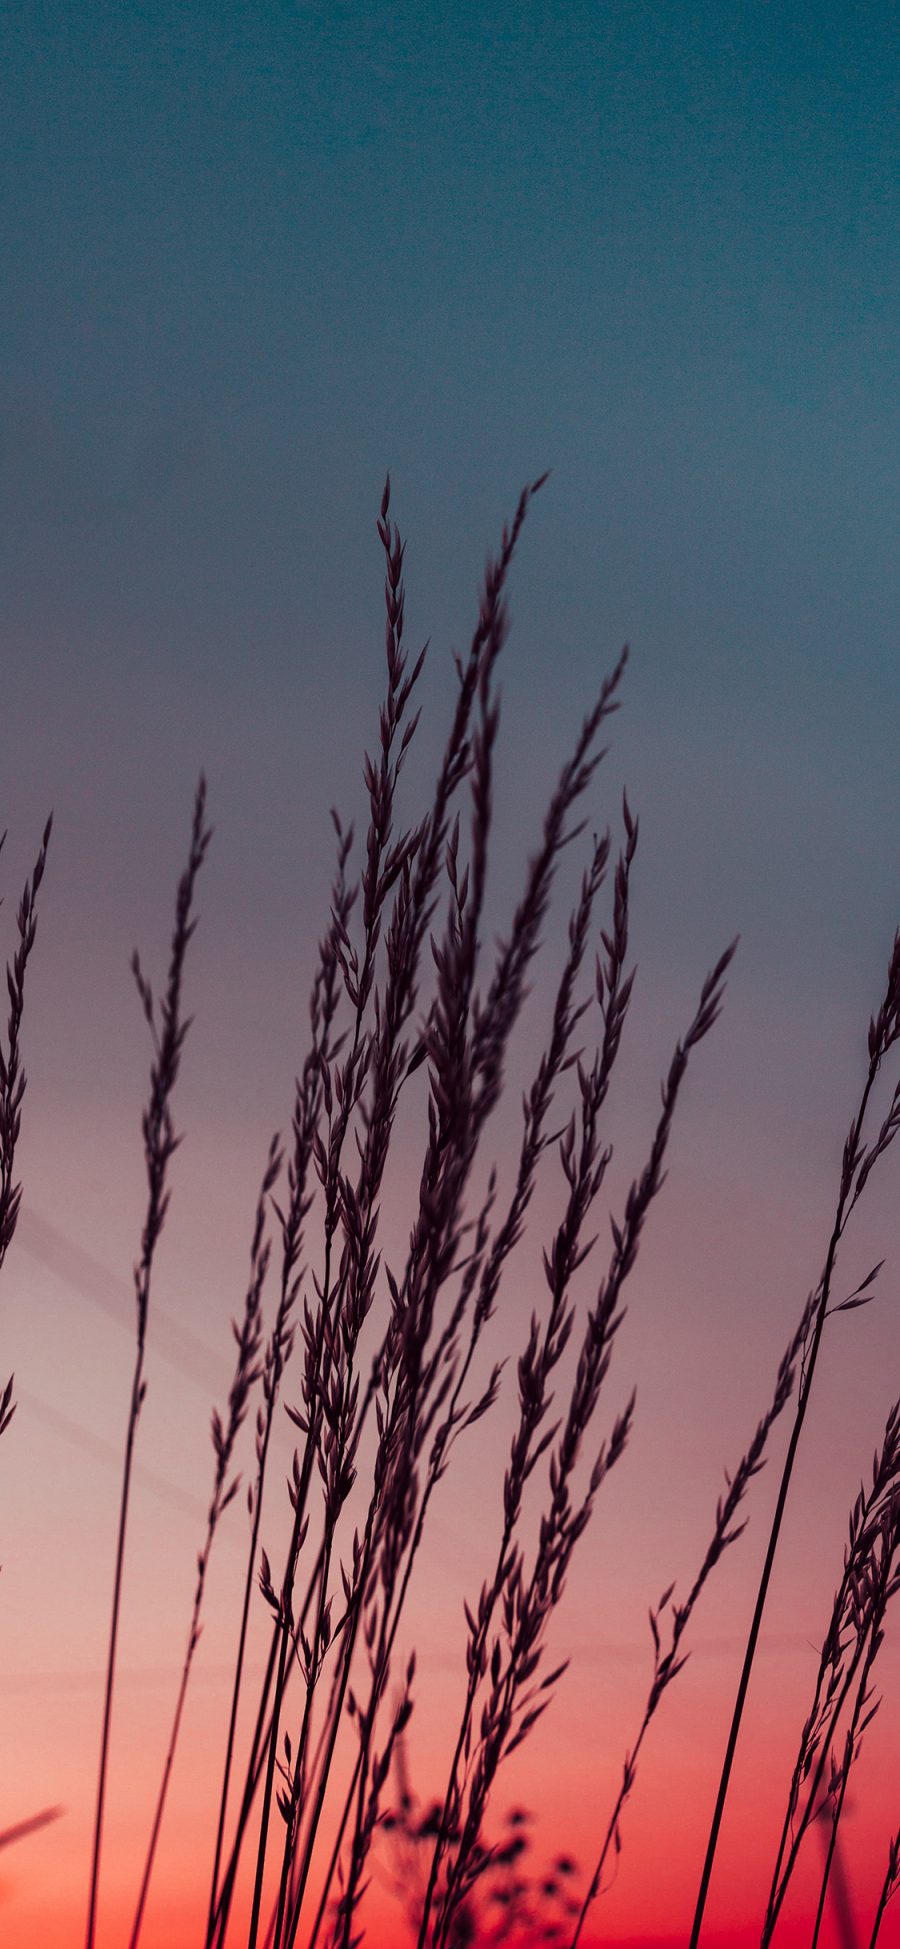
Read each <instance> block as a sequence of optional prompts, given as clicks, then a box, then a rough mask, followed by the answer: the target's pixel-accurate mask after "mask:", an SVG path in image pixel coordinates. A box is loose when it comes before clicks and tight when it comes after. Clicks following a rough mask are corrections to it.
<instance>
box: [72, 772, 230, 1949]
mask: <svg viewBox="0 0 900 1949" xmlns="http://www.w3.org/2000/svg"><path fill="white" fill-rule="evenodd" d="M205 813H206V781H205V779H204V778H203V777H201V779H200V783H199V785H198V787H197V793H196V797H195V799H194V816H193V823H192V828H191V848H190V854H189V858H188V864H187V867H186V869H185V871H184V873H183V874H182V877H181V880H180V882H179V886H178V894H177V898H176V903H175V929H174V933H173V935H172V950H171V956H170V961H169V974H168V982H167V986H166V992H165V994H164V996H163V998H162V1002H161V1005H160V1010H159V1023H158V1025H157V1016H156V1010H155V1007H154V1002H153V995H152V992H151V989H150V986H149V983H148V982H147V980H146V979H145V977H144V974H143V972H142V969H141V965H140V962H139V960H138V957H137V955H136V954H135V955H134V956H133V958H132V972H133V974H134V978H135V981H136V983H137V988H138V993H139V995H140V998H141V1003H142V1006H143V1011H144V1015H145V1018H146V1021H147V1023H148V1026H149V1028H150V1033H151V1036H152V1038H153V1044H154V1050H155V1059H154V1062H153V1065H152V1068H151V1071H150V1097H149V1101H148V1105H147V1108H146V1110H145V1111H144V1115H143V1119H142V1129H143V1137H144V1156H145V1163H146V1169H147V1181H148V1201H147V1213H146V1218H145V1221H144V1231H143V1237H142V1242H141V1257H140V1260H139V1262H138V1264H137V1266H136V1267H135V1274H134V1282H135V1302H136V1309H137V1351H136V1354H135V1364H134V1374H133V1378H132V1383H131V1402H130V1407H129V1414H128V1430H127V1434H126V1438H125V1461H124V1467H123V1472H122V1494H121V1501H120V1505H119V1529H118V1536H117V1540H116V1567H115V1578H114V1583H113V1602H112V1616H111V1619H110V1630H109V1648H108V1653H107V1663H106V1684H105V1688H104V1695H103V1728H102V1733H101V1740H100V1769H99V1777H98V1780H97V1801H96V1808H95V1813H94V1835H93V1847H92V1853H91V1877H90V1892H89V1897H88V1917H87V1931H86V1949H94V1939H95V1934H96V1926H97V1896H98V1891H99V1881H100V1855H101V1847H102V1839H103V1813H104V1804H105V1799H106V1776H107V1767H108V1762H109V1735H110V1725H111V1721H112V1702H113V1689H114V1682H115V1667H116V1646H117V1643H118V1633H119V1612H120V1605H121V1596H122V1577H123V1569H124V1561H125V1540H126V1534H127V1529H128V1506H129V1498H130V1493H131V1476H132V1463H133V1458H134V1445H135V1436H136V1434H137V1424H138V1418H139V1416H140V1411H141V1406H142V1404H143V1399H144V1394H145V1382H144V1378H143V1375H144V1349H145V1345H146V1336H147V1315H148V1310H149V1303H150V1282H151V1274H152V1270H153V1261H154V1256H155V1252H156V1246H157V1243H158V1240H159V1236H160V1233H161V1231H162V1227H163V1224H164V1221H165V1216H166V1211H167V1208H168V1202H169V1194H168V1191H167V1189H166V1182H167V1176H168V1167H169V1163H170V1160H171V1158H172V1155H173V1152H174V1151H175V1149H176V1146H177V1143H178V1139H177V1138H176V1136H175V1133H174V1129H173V1126H172V1113H171V1107H170V1105H171V1097H172V1092H173V1090H174V1087H175V1082H176V1079H177V1076H178V1069H179V1064H180V1059H181V1053H182V1049H183V1046H184V1040H185V1036H186V1035H187V1030H188V1026H189V1024H188V1023H187V1022H185V1021H182V1019H181V988H182V977H183V972H184V959H185V955H186V952H187V947H188V942H189V941H190V938H191V935H192V934H193V932H194V928H195V927H196V924H197V923H196V921H195V920H193V919H192V918H191V909H192V905H193V897H194V886H195V882H196V878H197V874H198V873H199V871H200V868H201V866H202V864H203V861H204V858H205V856H206V851H207V848H208V846H209V841H210V836H211V835H210V831H209V828H208V827H207V825H206V822H205Z"/></svg>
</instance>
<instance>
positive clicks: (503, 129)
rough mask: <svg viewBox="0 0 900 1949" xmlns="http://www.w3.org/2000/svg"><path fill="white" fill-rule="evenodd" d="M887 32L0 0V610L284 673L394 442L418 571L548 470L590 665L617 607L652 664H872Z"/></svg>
mask: <svg viewBox="0 0 900 1949" xmlns="http://www.w3.org/2000/svg"><path fill="white" fill-rule="evenodd" d="M896 28H897V18H896V14H895V11H894V9H893V8H891V7H883V6H867V5H862V6H849V5H844V6H836V5H828V4H817V5H812V6H790V7H784V6H768V5H747V6H740V7H737V6H734V7H732V6H728V7H726V6H722V5H721V4H714V5H703V4H701V5H698V6H692V7H691V8H687V7H681V6H672V5H668V4H660V5H626V6H622V5H616V6H611V5H604V4H594V5H590V6H584V5H571V4H570V5H562V6H557V7H549V6H546V7H539V6H534V5H529V4H525V5H516V6H515V7H513V6H498V5H489V6H487V7H483V6H478V7H472V6H469V5H467V4H464V3H462V0H457V4H455V5H454V6H452V7H438V6H434V7H428V8H425V7H421V6H410V5H399V6H395V7H392V8H390V9H378V10H375V9H369V8H365V7H360V6H349V7H339V6H334V5H325V6H315V7H302V6H301V7H288V6H278V5H269V6H255V7H247V6H233V5H232V6H215V7H211V6H208V5H204V4H200V5H196V6H191V7H187V6H185V7H167V6H164V5H160V4H153V5H151V6H149V7H143V8H136V7H122V6H105V5H102V4H91V3H90V0H89V4H87V5H85V6H83V7H79V8H73V7H70V6H67V5H46V6H42V5H38V4H31V5H25V6H22V7H16V8H14V9H9V10H8V13H7V17H6V20H5V25H4V41H5V47H6V55H5V66H6V74H7V83H8V86H7V100H6V109H5V114H4V128H3V135H2V144H3V167H4V179H5V182H6V186H7V187H6V205H5V218H4V233H5V234H4V263H5V286H6V298H5V303H4V328H3V364H4V373H5V380H4V392H5V402H4V415H3V419H4V447H5V457H6V466H5V470H4V471H5V474H6V493H7V495H8V497H9V498H8V501H7V503H6V506H5V510H4V521H3V528H4V538H3V539H4V550H5V551H6V550H8V551H9V555H10V557H11V560H10V561H9V562H8V563H7V568H6V587H7V590H8V595H7V598H6V600H7V603H8V604H9V608H8V610H7V615H8V616H9V615H11V616H12V617H14V618H15V619H16V622H17V624H18V625H19V626H21V627H22V628H23V629H24V630H25V632H26V636H27V635H28V633H29V632H30V630H31V629H32V628H34V629H36V630H37V631H38V632H41V633H43V635H44V637H45V638H46V634H47V632H46V631H45V630H44V628H43V625H44V623H45V622H46V620H47V618H48V617H49V616H53V617H54V618H58V617H59V614H60V610H59V605H60V604H61V603H64V605H65V614H66V631H67V633H68V634H69V636H70V640H76V641H78V642H79V643H82V644H83V643H84V641H85V640H86V639H88V638H89V639H90V640H91V643H92V645H93V652H92V653H93V654H96V655H98V656H103V655H107V656H109V657H112V658H116V657H119V656H128V655H133V656H135V657H137V658H139V659H143V658H153V659H155V658H158V657H162V658H163V659H171V660H172V662H173V663H174V664H175V665H177V666H179V667H180V668H181V669H182V670H185V669H190V670H191V671H193V672H196V674H197V676H198V678H199V679H200V681H201V682H209V683H214V684H216V685H218V684H220V683H222V682H224V683H226V684H228V685H231V684H236V685H238V686H242V685H243V683H244V682H245V681H246V679H247V676H248V671H249V661H250V645H251V643H252V654H253V657H254V658H256V659H260V660H261V662H262V665H263V667H264V669H265V671H266V672H267V673H268V674H269V675H270V676H271V678H272V680H273V681H279V682H280V681H283V680H284V679H285V677H286V676H287V674H288V672H289V671H290V672H291V675H292V680H293V678H294V675H295V673H296V667H297V657H296V648H297V641H298V629H299V625H300V617H301V614H302V617H303V620H304V623H305V624H306V625H307V626H308V627H310V628H311V629H313V630H315V628H316V627H317V625H319V624H322V623H324V622H325V621H326V619H328V618H329V617H332V616H334V613H335V611H334V601H335V589H334V584H335V564H336V561H337V559H338V558H339V556H340V554H341V552H342V551H345V550H346V547H347V542H348V538H349V537H353V536H355V535H357V534H361V533H362V531H363V525H364V523H368V520H369V516H370V511H371V507H372V503H373V497H374V495H375V494H376V493H377V490H378V486H379V485H380V480H381V477H382V474H383V471H384V468H385V467H386V466H387V465H388V464H389V465H390V466H391V467H392V469H393V471H394V475H395V480H396V482H397V486H398V491H400V493H401V494H402V497H403V505H404V506H405V507H406V508H407V509H408V510H409V514H410V516H411V515H412V511H413V510H415V518H416V521H417V523H418V524H419V526H422V525H423V524H425V523H426V522H427V524H428V528H429V530H430V531H433V536H434V542H433V546H434V549H435V552H436V554H437V557H438V563H439V564H440V565H441V566H442V567H444V568H445V571H446V573H447V574H449V573H450V571H451V567H452V565H453V564H455V562H456V561H457V560H458V557H459V553H460V552H461V550H462V549H463V548H464V547H465V546H466V545H467V544H469V545H470V546H471V544H472V543H474V542H477V545H478V547H479V549H481V548H482V547H483V546H484V545H485V538H486V536H487V535H488V534H489V533H492V532H493V531H494V529H495V527H496V524H497V520H498V513H499V510H500V509H505V508H506V506H507V505H508V503H509V500H510V498H511V495H512V493H513V492H514V490H515V488H516V487H517V486H518V484H519V482H520V480H521V479H522V478H524V477H526V476H528V475H529V474H531V473H533V472H535V471H536V470H538V469H539V468H541V467H543V466H545V465H552V466H554V467H555V469H556V470H557V476H558V478H557V483H556V485H555V487H554V490H553V495H552V497H548V507H547V511H546V513H544V512H543V511H542V520H543V521H545V522H546V523H547V527H546V529H545V533H546V535H547V537H548V542H549V546H550V549H551V551H552V552H553V553H554V554H555V555H556V557H557V559H558V560H559V562H560V567H561V568H564V572H565V575H566V578H567V581H568V582H569V585H570V586H569V589H568V592H567V595H566V598H565V609H564V611H563V612H562V614H563V616H564V620H565V623H566V634H567V636H569V638H570V641H571V643H572V645H573V647H572V648H571V650H570V652H569V655H570V657H571V661H572V666H573V676H574V678H575V680H576V682H577V683H578V684H579V687H580V685H581V682H582V674H581V671H579V670H578V668H577V666H578V663H579V661H580V659H582V658H587V657H588V656H589V655H590V656H592V655H593V647H592V646H591V648H590V649H588V647H587V646H588V641H589V639H591V638H595V637H596V632H597V627H598V623H599V625H600V627H601V628H602V627H603V625H604V624H605V622H606V620H607V617H608V618H609V626H610V628H611V629H612V630H613V632H614V633H619V632H621V633H622V634H626V633H633V634H634V636H635V638H636V640H637V641H639V642H640V643H641V644H642V646H643V647H645V648H648V649H649V650H650V651H651V652H653V651H655V649H656V647H657V645H658V646H659V649H660V651H662V650H663V645H664V646H665V651H664V654H660V655H659V656H658V659H657V660H656V662H655V672H654V683H655V684H659V685H660V686H661V687H662V688H663V689H665V690H668V689H669V688H672V687H674V688H678V689H680V688H681V687H682V685H683V684H684V683H685V682H686V683H688V684H689V685H703V686H706V685H708V684H712V685H713V687H714V688H718V687H720V686H721V687H723V688H724V689H725V690H727V691H728V693H729V695H731V696H734V697H735V698H736V699H738V700H740V701H741V702H742V703H747V704H750V703H752V702H753V693H754V687H755V686H759V685H760V684H762V685H764V686H765V687H766V688H768V687H770V686H771V687H773V688H774V689H775V690H776V692H778V693H779V694H780V693H781V691H782V688H783V686H789V685H790V684H791V683H792V682H793V681H796V680H797V678H798V677H799V676H800V674H801V672H802V671H804V670H806V668H807V666H808V672H809V676H810V679H814V681H815V688H816V690H817V692H818V693H819V695H818V696H817V698H816V700H815V701H816V706H817V707H818V705H820V704H824V703H825V702H826V701H827V700H826V698H825V696H824V695H823V693H826V692H827V691H829V690H830V689H831V688H832V687H833V686H837V688H838V691H839V692H841V693H843V690H844V685H843V684H842V681H841V673H842V671H845V670H846V666H847V661H848V657H849V658H851V659H856V658H862V659H863V662H864V667H865V671H866V678H867V681H868V682H869V683H874V684H876V685H889V684H890V673H891V668H892V666H893V663H894V658H895V651H896V635H895V632H894V622H893V618H894V617H895V615H896V601H895V598H896V588H897V582H896V548H895V546H894V544H895V540H896V528H895V523H896V503H895V497H894V494H893V486H894V480H895V465H896V453H897V398H898V395H897V333H896V320H897V317H898V314H900V290H898V281H900V280H898V263H900V258H898V253H897V249H896V238H897V234H898V199H897V187H898V178H897V150H896V136H897V116H896V101H897V79H898V75H897V68H898V61H897V44H898V43H897V35H896ZM359 559H360V560H361V559H362V557H361V556H360V558H359ZM356 560H357V557H356V554H355V552H354V567H353V569H352V570H351V586H352V588H353V591H354V593H355V592H356V589H357V588H358V587H360V585H359V583H358V579H357V578H358V570H357V569H356V566H355V563H356ZM454 579H456V572H454ZM549 580H550V578H549V577H545V579H544V588H543V590H542V592H541V594H540V596H539V598H538V600H537V605H536V609H535V612H534V614H535V623H536V624H539V625H546V624H548V623H549V621H550V619H551V618H552V617H553V616H554V615H555V616H556V617H560V614H561V610H560V599H559V592H558V591H551V589H550V587H549V586H548V583H549ZM360 592H361V590H360ZM598 594H599V598H600V601H601V602H602V604H603V610H602V612H601V614H600V616H598V614H597V602H598ZM344 595H345V590H342V591H341V599H343V598H344ZM889 597H890V598H893V600H888V599H887V598H889ZM439 607H440V591H439ZM436 620H437V623H438V625H439V624H440V621H441V620H442V618H441V616H440V614H439V615H438V618H437V619H436ZM126 623H127V625H128V627H127V630H126V628H125V625H126ZM54 633H56V634H57V635H58V628H57V629H56V630H55V632H54ZM126 634H127V637H128V639H129V641H128V646H127V648H126V647H125V645H124V644H123V641H122V638H123V636H124V635H126ZM536 636H537V632H536ZM535 654H536V655H539V654H540V651H539V649H538V648H537V647H536V648H535ZM751 666H752V667H751ZM257 674H258V673H257V671H254V673H253V678H252V681H253V682H254V684H255V683H256V681H257ZM300 680H301V681H302V678H301V679H300ZM891 694H892V696H894V695H895V693H894V692H893V691H892V693H891ZM842 702H843V695H839V696H838V697H837V698H836V699H835V708H837V709H840V708H841V705H842Z"/></svg>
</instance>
